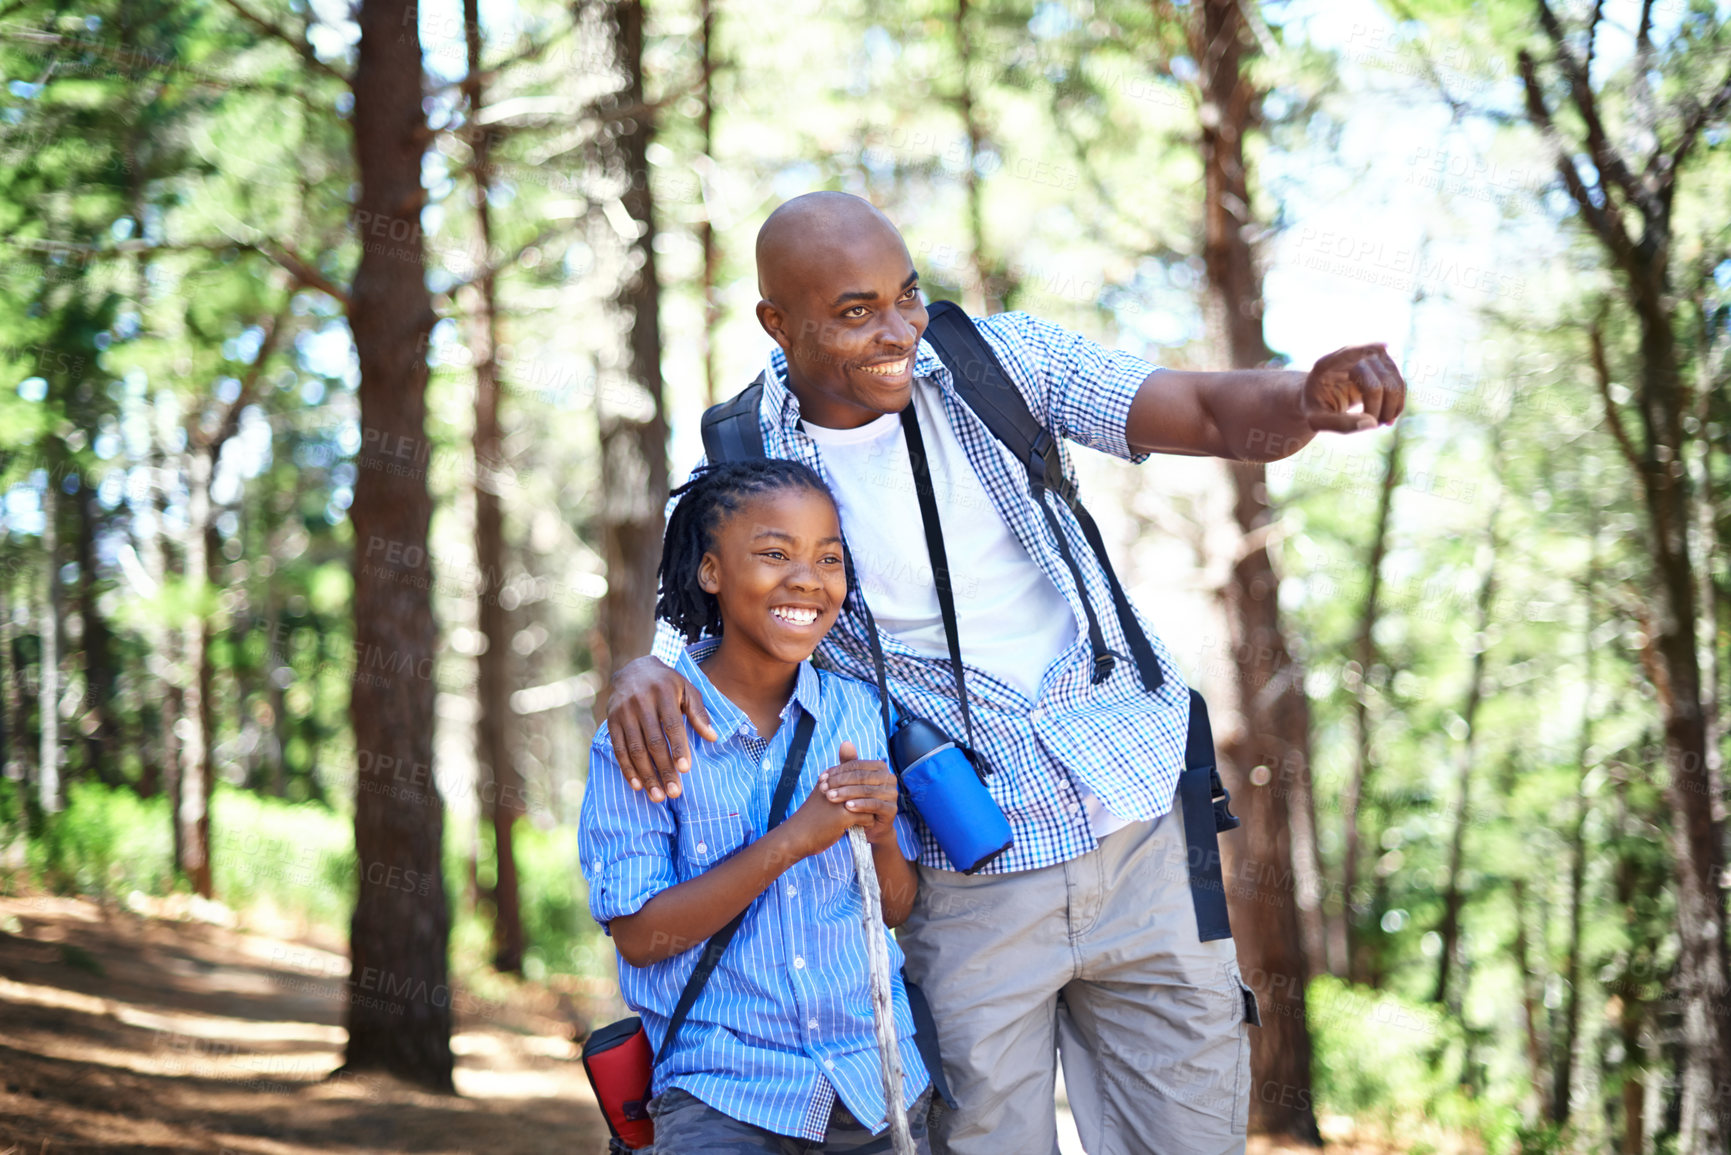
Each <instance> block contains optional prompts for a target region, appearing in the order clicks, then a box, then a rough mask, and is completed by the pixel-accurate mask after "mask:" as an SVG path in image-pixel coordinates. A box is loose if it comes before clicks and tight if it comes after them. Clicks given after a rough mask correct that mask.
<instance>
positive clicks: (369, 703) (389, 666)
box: [345, 0, 452, 1092]
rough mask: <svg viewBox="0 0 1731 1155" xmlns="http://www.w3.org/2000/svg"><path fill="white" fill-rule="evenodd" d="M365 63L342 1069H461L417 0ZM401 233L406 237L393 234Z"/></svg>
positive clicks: (353, 301) (439, 1072)
mask: <svg viewBox="0 0 1731 1155" xmlns="http://www.w3.org/2000/svg"><path fill="white" fill-rule="evenodd" d="M359 22H360V29H361V39H360V46H359V50H358V55H357V58H356V66H355V75H354V85H353V87H354V94H355V102H354V114H353V123H354V134H355V155H356V158H357V160H358V163H359V168H360V197H359V202H358V204H357V205H356V211H355V219H356V222H357V225H358V227H359V230H360V233H361V238H362V240H363V242H364V244H363V246H362V250H361V259H360V266H359V268H358V269H357V270H356V273H355V279H354V284H353V286H352V287H351V289H350V292H349V327H350V329H351V330H352V331H353V333H354V339H355V351H356V353H357V354H358V355H359V359H360V367H361V384H360V405H361V448H360V452H359V454H358V455H357V461H356V465H357V466H358V470H357V478H356V481H355V499H354V504H353V505H352V506H351V507H350V510H349V516H350V518H351V520H352V521H353V524H354V529H355V556H354V563H353V564H354V575H355V580H354V588H355V594H354V622H355V628H354V660H355V671H354V676H353V680H352V683H351V690H350V698H349V714H350V719H351V722H352V725H353V727H354V735H355V751H356V755H357V763H358V764H357V768H356V770H357V772H356V775H355V784H356V789H355V854H356V857H357V859H358V865H359V868H360V880H359V882H360V885H359V894H358V897H357V899H356V902H355V913H354V918H353V920H352V922H351V924H350V933H349V958H350V971H349V987H350V995H351V997H350V999H349V1000H348V1003H347V1014H346V1024H347V1027H348V1033H349V1040H348V1049H347V1052H346V1056H345V1068H346V1069H348V1070H373V1069H378V1070H385V1071H388V1072H390V1073H391V1074H394V1075H396V1076H399V1077H401V1078H403V1079H407V1080H409V1081H411V1082H415V1083H419V1084H421V1085H423V1086H426V1087H429V1088H432V1089H433V1090H436V1091H444V1092H449V1091H451V1090H452V1085H451V1067H452V1059H451V991H450V986H449V974H448V961H447V953H446V952H447V947H448V944H449V938H450V911H449V908H448V907H447V905H446V902H445V882H444V874H443V871H442V869H441V853H440V852H441V849H442V838H443V833H444V803H443V800H442V799H441V798H440V797H439V789H438V784H437V781H436V780H435V778H434V775H433V726H434V712H433V706H434V698H435V690H436V686H435V683H434V681H433V660H434V649H435V640H436V639H435V626H434V623H433V609H432V601H431V585H432V563H431V559H430V558H429V556H428V552H427V527H428V522H429V520H430V518H431V515H432V499H431V496H430V495H429V493H428V489H427V464H428V462H429V461H430V459H431V454H430V452H429V451H428V441H427V433H426V410H427V396H426V394H427V361H426V349H427V340H428V335H429V334H430V333H431V331H432V326H433V321H434V315H433V306H432V298H431V296H430V295H429V293H428V291H427V285H426V279H425V275H424V270H425V265H424V259H425V258H424V247H423V238H422V235H421V231H420V220H421V209H422V207H423V205H424V204H425V200H426V194H425V191H424V190H423V188H422V186H421V159H422V156H423V154H424V153H425V151H426V148H427V143H428V130H427V123H426V116H425V114H424V113H423V111H422V105H421V101H422V97H423V94H424V88H423V84H424V77H423V74H422V65H421V41H420V32H419V27H418V22H417V11H416V6H415V3H414V0H362V3H361V5H360V9H359ZM398 237H402V238H403V239H401V240H399V239H397V238H398Z"/></svg>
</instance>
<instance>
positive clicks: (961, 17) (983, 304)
mask: <svg viewBox="0 0 1731 1155" xmlns="http://www.w3.org/2000/svg"><path fill="white" fill-rule="evenodd" d="M972 7H973V5H972V2H971V0H956V24H955V28H956V76H957V80H958V82H959V84H958V87H957V89H956V98H955V99H956V112H957V113H958V114H959V115H960V116H961V118H962V130H963V131H964V132H965V133H967V137H968V163H967V168H966V169H965V170H964V171H963V173H962V188H963V190H964V191H965V192H966V193H967V205H968V236H969V239H970V240H971V242H972V244H971V246H970V248H969V253H970V254H971V257H972V265H971V267H970V268H969V269H968V272H969V273H970V274H971V275H972V279H973V284H971V285H968V286H966V289H967V296H968V297H969V301H968V307H969V308H970V309H972V310H973V311H974V314H975V315H976V316H986V315H989V314H991V313H996V312H999V311H1000V310H1002V309H1003V307H1004V299H1003V287H1002V286H1001V285H999V284H998V281H997V278H996V277H995V276H993V274H992V263H991V261H990V259H989V258H988V257H987V256H986V207H985V189H984V187H983V184H984V182H983V180H982V178H981V176H980V170H979V157H980V149H981V148H982V147H983V146H984V145H985V141H986V130H985V126H984V125H983V124H982V123H981V121H980V112H979V107H978V102H977V101H976V100H975V97H974V78H973V71H974V55H975V54H974V40H973V29H972V28H971V27H970V24H971V22H972V21H971V17H970V11H971V9H972Z"/></svg>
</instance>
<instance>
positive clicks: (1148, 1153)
mask: <svg viewBox="0 0 1731 1155" xmlns="http://www.w3.org/2000/svg"><path fill="white" fill-rule="evenodd" d="M1186 863H1187V858H1186V848H1185V842H1184V824H1183V821H1182V815H1181V814H1179V813H1177V812H1176V811H1174V812H1171V813H1168V814H1166V815H1164V816H1162V817H1161V818H1158V819H1156V820H1154V821H1153V822H1138V823H1134V824H1132V825H1130V826H1128V827H1125V828H1124V829H1123V830H1119V831H1117V832H1115V833H1113V834H1110V835H1108V836H1107V837H1106V838H1105V839H1103V840H1102V841H1101V843H1100V846H1099V848H1098V849H1097V850H1094V851H1091V852H1090V853H1088V854H1084V855H1082V856H1081V857H1079V858H1075V859H1072V860H1070V861H1069V862H1065V863H1062V864H1060V865H1057V866H1049V867H1044V868H1042V869H1039V870H1027V871H1017V872H1014V873H1010V874H988V875H975V876H972V877H970V876H968V875H964V874H958V873H955V872H953V871H947V870H932V869H929V868H927V867H924V866H921V867H920V868H919V876H920V893H919V897H918V899H917V900H916V902H915V904H914V911H913V915H912V917H910V918H909V920H908V921H907V923H906V924H905V925H903V926H902V928H901V930H900V931H899V932H898V935H897V937H898V939H899V941H900V943H901V946H902V949H903V951H905V952H906V954H907V974H908V977H909V978H910V979H912V980H913V981H914V982H916V983H918V984H919V985H920V986H921V987H922V988H923V989H924V991H925V994H926V998H927V999H928V1000H929V1001H930V1003H931V1007H932V1013H933V1016H934V1017H935V1019H936V1021H937V1027H938V1040H939V1045H940V1047H941V1048H942V1051H943V1063H944V1073H945V1075H946V1076H947V1077H948V1079H949V1084H950V1090H951V1091H952V1092H953V1093H954V1095H955V1097H956V1099H957V1101H958V1106H957V1108H956V1109H954V1110H947V1109H946V1108H944V1107H943V1106H942V1105H941V1104H938V1105H937V1106H936V1107H935V1108H934V1114H933V1118H932V1124H931V1141H932V1151H933V1152H934V1153H935V1155H1048V1153H1052V1155H1055V1153H1056V1152H1057V1150H1058V1132H1057V1117H1056V1110H1055V1108H1054V1105H1053V1100H1054V1085H1055V1080H1056V1062H1055V1056H1056V1057H1059V1058H1061V1059H1062V1061H1063V1064H1064V1083H1065V1087H1066V1089H1067V1090H1068V1092H1069V1098H1070V1105H1071V1109H1072V1110H1073V1112H1074V1113H1075V1116H1076V1128H1077V1131H1078V1133H1079V1134H1080V1136H1081V1139H1082V1145H1083V1147H1084V1148H1085V1149H1086V1150H1087V1151H1088V1153H1089V1155H1223V1153H1225V1152H1242V1151H1243V1150H1244V1142H1245V1141H1244V1128H1245V1123H1246V1119H1247V1116H1248V1114H1249V1109H1250V1040H1249V1031H1248V1026H1249V1023H1248V1020H1249V1018H1250V1017H1251V1016H1253V1015H1254V1013H1255V1012H1254V1011H1253V1010H1251V1009H1250V1007H1251V1006H1253V1004H1251V1003H1250V1002H1249V991H1248V989H1247V988H1246V987H1245V986H1244V983H1243V981H1242V980H1241V979H1240V977H1239V972H1238V962H1237V956H1236V952H1235V950H1234V947H1233V942H1232V940H1231V939H1221V940H1218V941H1216V942H1199V941H1198V940H1197V937H1196V916H1195V913H1194V910H1193V908H1192V905H1191V900H1190V887H1189V875H1188V871H1187V869H1186Z"/></svg>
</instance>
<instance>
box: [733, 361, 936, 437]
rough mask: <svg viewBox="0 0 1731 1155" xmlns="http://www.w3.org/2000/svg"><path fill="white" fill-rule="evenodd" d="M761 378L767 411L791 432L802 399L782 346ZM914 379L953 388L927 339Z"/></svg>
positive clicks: (915, 367) (915, 364) (915, 366)
mask: <svg viewBox="0 0 1731 1155" xmlns="http://www.w3.org/2000/svg"><path fill="white" fill-rule="evenodd" d="M759 376H760V377H761V378H762V380H763V404H764V407H765V411H766V412H768V413H769V414H770V419H771V421H772V423H774V424H776V425H779V426H780V427H781V428H782V429H783V430H784V431H791V430H792V429H793V428H794V427H795V426H797V425H798V424H799V398H798V397H795V396H794V394H793V390H792V389H789V388H788V387H787V354H786V353H784V352H782V349H781V346H780V345H773V346H771V347H770V351H769V356H768V358H766V359H765V362H764V370H763V372H762V373H761V374H760V375H759ZM914 377H915V378H916V379H918V380H925V381H930V382H931V383H932V384H934V385H936V386H937V387H938V388H939V389H941V390H943V391H944V392H946V393H947V392H950V391H951V390H952V389H953V388H954V386H953V384H952V382H951V381H950V371H949V369H948V368H947V367H946V366H945V365H944V362H943V358H941V357H939V356H938V355H937V353H936V352H935V351H934V350H933V349H932V346H931V342H929V341H926V340H924V339H921V341H920V344H919V349H918V351H917V352H916V354H915V356H914Z"/></svg>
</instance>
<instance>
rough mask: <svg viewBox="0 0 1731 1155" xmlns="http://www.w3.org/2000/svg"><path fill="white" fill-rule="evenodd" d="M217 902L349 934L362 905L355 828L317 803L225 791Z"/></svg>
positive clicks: (214, 827)
mask: <svg viewBox="0 0 1731 1155" xmlns="http://www.w3.org/2000/svg"><path fill="white" fill-rule="evenodd" d="M210 821H211V840H212V848H211V866H212V869H213V871H214V875H215V888H216V895H217V897H218V898H219V899H221V900H222V901H223V902H224V903H226V904H227V905H228V906H230V907H233V908H234V909H236V910H239V911H245V910H247V909H249V908H253V907H266V908H269V909H272V910H275V911H279V912H281V913H283V914H287V915H290V916H292V917H294V918H298V919H302V920H304V921H306V922H308V923H312V924H315V925H318V926H323V927H326V928H328V929H330V930H333V931H338V932H339V933H340V932H342V931H343V930H344V929H345V928H346V927H347V926H348V919H349V913H350V911H351V909H352V908H353V907H354V901H355V885H356V877H357V875H356V870H355V849H354V843H355V832H354V822H353V820H352V819H350V818H349V817H348V816H347V815H344V814H340V813H337V812H336V811H333V810H331V809H329V808H328V807H325V806H321V805H319V804H318V803H315V802H300V803H290V802H284V801H282V800H281V799H277V798H269V797H266V796H264V795H260V794H254V793H250V792H248V791H245V790H235V789H232V788H230V787H227V786H224V787H221V788H219V789H218V790H217V793H216V797H215V799H213V802H212V806H211V819H210Z"/></svg>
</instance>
